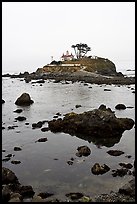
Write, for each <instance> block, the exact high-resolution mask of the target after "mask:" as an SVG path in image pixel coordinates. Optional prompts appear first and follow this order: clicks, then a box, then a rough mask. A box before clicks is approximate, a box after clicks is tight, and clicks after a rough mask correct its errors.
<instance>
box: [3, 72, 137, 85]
mask: <svg viewBox="0 0 137 204" xmlns="http://www.w3.org/2000/svg"><path fill="white" fill-rule="evenodd" d="M2 77H10V78H24V80H25V82H26V83H29V82H31V80H41V81H40V83H44V82H42V80H47V79H53V80H55V82H60V81H72V82H77V81H78V82H79V81H80V82H85V83H90V84H109V85H111V84H118V85H130V84H135V77H125V76H123V74H117V75H114V76H113V75H112V76H109V75H108V76H107V75H101V74H97V73H91V72H86V71H78V72H74V73H68V72H64V73H39V72H33V73H28V72H24V73H20V74H3V75H2Z"/></svg>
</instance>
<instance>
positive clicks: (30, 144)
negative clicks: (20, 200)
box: [2, 71, 135, 199]
mask: <svg viewBox="0 0 137 204" xmlns="http://www.w3.org/2000/svg"><path fill="white" fill-rule="evenodd" d="M131 72H133V73H131ZM127 74H128V75H129V76H130V75H132V76H133V75H134V71H127ZM104 88H107V89H110V90H111V91H104ZM134 90H135V85H134V84H133V85H120V86H119V85H105V84H102V85H97V84H88V83H87V84H86V85H85V84H84V83H81V82H76V83H72V82H71V81H68V83H65V82H60V83H54V80H46V81H45V83H43V84H42V85H40V84H38V83H25V81H24V80H23V79H19V78H15V79H13V78H9V77H3V78H2V99H4V100H5V103H4V104H2V126H3V127H5V129H3V130H2V149H3V150H5V152H2V158H5V156H6V155H8V154H13V156H12V157H11V159H10V160H9V161H6V162H5V161H3V162H2V166H4V167H7V168H9V169H11V170H12V171H13V172H15V174H16V175H17V177H18V179H19V181H20V183H21V184H22V185H32V187H33V189H34V191H35V193H36V194H38V193H40V192H50V193H53V194H54V195H55V196H56V198H61V199H66V197H65V194H66V193H70V192H81V193H84V194H85V195H89V196H91V197H93V196H96V195H98V194H101V193H109V192H110V191H117V190H118V189H119V188H120V187H121V186H123V185H124V184H125V183H127V181H129V180H130V179H131V175H125V176H124V177H119V176H117V177H113V176H112V170H116V169H118V168H120V166H119V163H120V162H125V163H131V164H133V163H134V160H135V126H133V128H132V129H131V130H127V131H125V132H124V133H123V134H122V137H121V138H120V141H117V142H116V143H114V144H111V145H110V146H109V145H104V144H97V143H96V142H95V141H90V142H89V141H87V140H84V139H81V138H78V137H76V136H71V135H69V134H65V133H52V132H51V131H47V132H42V131H41V129H40V128H39V129H32V123H37V122H38V121H43V120H46V121H48V120H52V119H53V117H54V116H55V115H56V114H57V113H60V115H61V116H59V117H63V116H64V115H65V114H66V113H69V112H76V113H82V112H84V111H89V110H93V109H95V108H98V107H99V106H100V105H101V104H104V105H106V107H109V108H111V109H112V110H113V111H115V115H116V116H117V117H122V118H123V117H124V118H126V117H128V118H132V119H133V120H135V93H133V91H134ZM24 92H26V93H29V94H30V96H31V98H32V100H34V103H33V104H32V105H31V106H29V107H20V106H17V105H15V101H16V99H17V98H18V97H19V96H20V95H21V94H22V93H24ZM118 103H123V104H125V105H126V107H128V108H126V109H125V110H116V109H115V106H116V105H117V104H118ZM76 105H81V107H79V108H76ZM17 108H22V109H23V111H22V112H21V113H15V112H13V111H15V110H16V109H17ZM18 116H25V117H26V120H25V121H17V122H16V121H15V118H16V117H18ZM26 123H28V124H26ZM13 125H15V126H17V127H15V128H14V129H9V128H8V127H9V126H13ZM47 126H48V124H47V123H45V124H43V126H42V127H47ZM42 137H46V138H47V141H46V142H43V143H42V142H36V141H37V140H38V139H39V138H42ZM83 145H86V146H88V147H89V148H90V149H91V154H90V155H89V156H87V157H83V156H82V157H77V156H76V152H77V148H78V147H79V146H83ZM15 146H19V147H21V149H22V150H21V151H14V147H15ZM108 150H121V151H124V154H122V155H121V156H118V157H115V156H110V155H109V154H107V151H108ZM127 155H130V156H131V158H128V157H127ZM72 158H73V164H72V165H69V164H68V163H67V162H68V161H70V160H71V159H72ZM12 160H19V161H21V163H20V164H16V165H15V164H12V163H11V161H12ZM97 162H98V163H99V164H101V165H103V164H106V165H108V166H109V167H110V171H108V172H107V173H105V174H103V175H94V174H93V173H92V172H91V168H92V166H93V165H94V164H95V163H97Z"/></svg>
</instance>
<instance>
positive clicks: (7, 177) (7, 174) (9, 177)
mask: <svg viewBox="0 0 137 204" xmlns="http://www.w3.org/2000/svg"><path fill="white" fill-rule="evenodd" d="M8 183H19V182H18V179H17V177H16V175H15V174H14V172H12V171H11V170H10V169H8V168H5V167H2V184H8Z"/></svg>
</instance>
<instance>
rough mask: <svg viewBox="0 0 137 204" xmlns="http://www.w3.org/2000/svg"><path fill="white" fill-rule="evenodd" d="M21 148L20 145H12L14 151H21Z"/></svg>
mask: <svg viewBox="0 0 137 204" xmlns="http://www.w3.org/2000/svg"><path fill="white" fill-rule="evenodd" d="M21 150H22V149H21V148H20V147H14V151H21Z"/></svg>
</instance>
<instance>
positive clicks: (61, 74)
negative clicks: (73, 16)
mask: <svg viewBox="0 0 137 204" xmlns="http://www.w3.org/2000/svg"><path fill="white" fill-rule="evenodd" d="M2 76H3V77H11V78H24V80H25V81H26V83H28V82H30V81H31V80H38V79H39V80H40V79H42V80H46V79H54V80H55V81H56V82H60V81H63V80H69V81H72V82H76V81H83V82H85V83H91V84H93V83H96V84H121V85H124V84H126V85H129V84H134V83H135V77H125V76H124V75H123V74H122V73H121V72H117V71H116V66H115V64H114V63H113V62H112V61H110V60H109V59H105V58H102V57H92V56H88V57H83V58H79V59H72V60H65V61H52V62H51V63H50V64H47V65H45V66H43V67H42V68H37V70H36V71H35V72H32V73H29V72H27V71H25V72H24V73H19V74H12V75H10V74H4V75H2ZM42 80H41V81H40V82H41V83H42Z"/></svg>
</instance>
